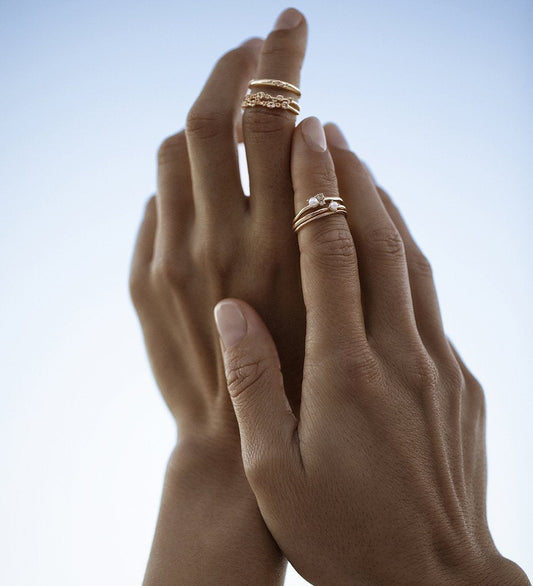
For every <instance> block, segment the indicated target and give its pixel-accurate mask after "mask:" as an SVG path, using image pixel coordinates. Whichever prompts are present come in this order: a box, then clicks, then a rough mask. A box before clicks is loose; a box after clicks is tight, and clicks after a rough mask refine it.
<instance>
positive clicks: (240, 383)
mask: <svg viewBox="0 0 533 586" xmlns="http://www.w3.org/2000/svg"><path fill="white" fill-rule="evenodd" d="M321 130H322V127H321V125H320V123H319V122H318V120H316V119H308V120H305V121H303V122H302V124H300V125H299V127H298V128H297V129H296V131H295V135H294V140H293V147H292V180H293V186H294V200H295V208H294V209H295V212H297V211H298V210H300V209H301V208H302V207H303V206H304V205H305V203H306V200H307V198H308V197H310V195H312V194H315V193H319V192H325V193H327V194H329V195H337V194H338V193H342V197H343V199H344V201H345V203H346V207H347V209H348V216H347V218H346V217H345V216H342V215H340V214H335V215H332V216H329V217H326V218H322V219H319V220H316V221H314V222H312V223H310V224H308V225H307V226H305V227H304V228H303V229H302V230H301V231H300V232H299V233H298V243H299V247H300V263H301V280H302V289H303V295H304V302H305V306H306V312H307V324H306V325H307V330H306V341H305V361H304V367H303V383H302V391H301V393H302V394H301V408H300V412H299V414H296V413H294V412H293V411H292V409H291V407H290V405H289V403H288V401H287V398H286V395H285V390H284V381H283V376H282V374H281V372H282V371H281V370H280V363H279V360H278V354H277V350H276V344H275V341H274V340H273V339H272V337H271V336H270V334H269V331H268V329H267V327H266V325H265V323H264V322H263V320H262V319H261V317H260V316H259V315H258V314H257V313H256V312H255V311H254V310H253V309H252V307H250V305H249V304H246V303H244V302H242V301H239V300H231V299H229V300H224V301H222V302H221V303H220V304H219V305H218V306H217V309H216V318H217V321H218V323H219V330H220V334H221V338H222V341H223V355H224V361H225V368H226V376H227V381H228V389H229V392H230V394H231V397H232V399H233V405H234V408H235V412H236V414H237V419H238V422H239V429H240V434H241V441H242V455H243V461H244V466H245V471H246V476H247V478H248V480H249V482H250V485H251V487H252V489H253V491H254V494H255V496H256V498H257V502H258V504H259V507H260V510H261V513H262V515H263V518H264V519H265V522H266V524H267V525H268V528H269V529H270V531H271V533H272V535H273V536H274V538H275V539H276V541H277V543H278V544H279V546H280V547H281V549H282V550H283V552H284V553H285V555H286V556H287V558H288V559H289V560H290V562H291V563H292V564H293V565H294V566H295V568H296V569H297V570H298V571H299V573H300V574H301V575H302V576H304V577H305V578H306V579H307V580H308V581H309V582H311V583H312V584H318V585H322V584H324V585H331V584H336V585H344V584H346V585H353V584H358V585H377V584H380V585H381V584H383V585H390V584H394V585H404V584H405V585H410V586H413V585H417V584H420V585H427V584H439V585H447V584H450V585H451V584H453V585H463V584H464V585H465V586H466V585H472V584H476V585H481V584H491V585H495V586H496V585H502V584H506V585H512V584H529V581H528V579H527V577H526V576H525V575H524V573H523V572H522V571H521V569H520V568H518V567H517V566H516V565H515V564H513V563H512V562H510V561H509V560H507V559H505V558H503V557H502V556H501V555H500V554H499V553H498V551H497V549H496V547H495V546H494V543H493V541H492V538H491V535H490V532H489V528H488V526H487V519H486V502H485V497H486V458H485V406H484V398H483V391H482V389H481V386H480V385H479V383H478V381H477V380H476V379H475V378H474V376H473V375H472V374H471V372H470V371H469V370H468V369H467V367H466V366H465V365H464V363H463V361H462V360H461V358H460V356H459V355H458V353H457V352H456V351H455V350H454V348H453V347H452V345H451V343H450V342H449V340H448V338H447V337H446V335H445V332H444V329H443V326H442V320H441V315H440V311H439V306H438V302H437V296H436V293H435V286H434V283H433V278H432V275H431V269H430V265H429V263H428V261H427V259H426V258H425V257H424V256H423V254H422V253H421V251H420V249H419V248H418V247H417V246H416V244H415V242H414V240H413V238H412V237H411V235H410V234H409V231H408V229H407V227H406V225H405V223H404V221H403V220H402V218H401V216H400V214H399V212H398V210H397V209H396V207H395V206H394V204H393V203H392V202H391V200H390V198H389V197H388V196H387V194H386V193H385V191H383V190H382V189H381V188H379V187H377V186H376V184H375V183H374V181H373V179H372V177H371V175H370V174H369V172H368V171H367V170H366V168H365V166H364V165H363V164H362V163H361V162H360V161H359V160H358V158H357V157H356V156H355V155H354V154H353V153H351V152H350V151H349V149H348V145H347V144H346V142H345V141H344V139H343V137H342V134H341V133H340V131H339V130H338V128H337V127H335V126H332V125H330V126H328V127H327V134H328V138H329V147H330V148H329V149H327V148H326V139H325V137H324V135H323V134H322V135H321ZM228 334H229V336H228Z"/></svg>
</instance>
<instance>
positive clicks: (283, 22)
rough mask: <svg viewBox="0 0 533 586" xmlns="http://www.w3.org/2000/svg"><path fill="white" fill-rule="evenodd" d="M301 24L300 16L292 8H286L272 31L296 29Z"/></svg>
mask: <svg viewBox="0 0 533 586" xmlns="http://www.w3.org/2000/svg"><path fill="white" fill-rule="evenodd" d="M301 22H302V15H301V13H300V12H298V11H297V10H296V9H294V8H287V10H284V11H283V12H282V13H281V14H280V15H279V16H278V19H277V20H276V24H275V25H274V30H275V31H279V30H282V29H289V28H296V27H297V26H298V25H299V24H300V23H301Z"/></svg>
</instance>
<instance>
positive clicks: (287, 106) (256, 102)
mask: <svg viewBox="0 0 533 586" xmlns="http://www.w3.org/2000/svg"><path fill="white" fill-rule="evenodd" d="M258 87H259V88H260V87H267V88H268V87H272V88H276V89H278V91H279V90H280V89H281V90H285V91H286V92H290V93H293V94H295V95H296V96H297V97H298V98H299V97H300V96H301V95H302V92H301V91H300V89H299V88H298V87H296V86H295V85H294V84H292V83H289V82H288V81H282V80H281V79H252V80H251V81H250V83H249V84H248V88H249V90H250V91H249V93H248V94H247V95H246V96H245V97H244V99H243V101H242V107H243V108H255V107H257V106H263V107H264V108H281V109H283V110H288V111H289V112H292V113H293V114H296V116H298V114H299V113H300V104H299V103H298V100H295V99H293V98H288V97H286V96H284V95H282V94H278V95H275V96H274V95H271V94H269V93H267V92H265V91H262V90H261V91H254V89H255V88H258Z"/></svg>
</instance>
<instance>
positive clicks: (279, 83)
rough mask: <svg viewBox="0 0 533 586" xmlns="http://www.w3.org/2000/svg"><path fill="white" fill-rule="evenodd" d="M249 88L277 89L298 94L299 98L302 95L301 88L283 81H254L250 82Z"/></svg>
mask: <svg viewBox="0 0 533 586" xmlns="http://www.w3.org/2000/svg"><path fill="white" fill-rule="evenodd" d="M248 87H249V88H250V89H252V88H254V87H275V88H278V89H281V90H285V91H286V92H291V93H293V94H296V95H297V96H298V97H300V96H301V95H302V92H301V91H300V88H299V87H296V86H295V85H293V84H292V83H289V82H288V81H282V80H281V79H252V80H250V83H249V84H248Z"/></svg>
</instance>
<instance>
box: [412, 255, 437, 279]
mask: <svg viewBox="0 0 533 586" xmlns="http://www.w3.org/2000/svg"><path fill="white" fill-rule="evenodd" d="M409 265H410V270H411V272H412V273H413V275H415V276H418V277H422V278H424V279H433V268H432V266H431V263H430V262H429V260H428V259H427V258H426V256H424V255H423V254H422V253H421V252H417V253H416V254H415V255H413V257H412V258H411V259H410V262H409Z"/></svg>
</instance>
